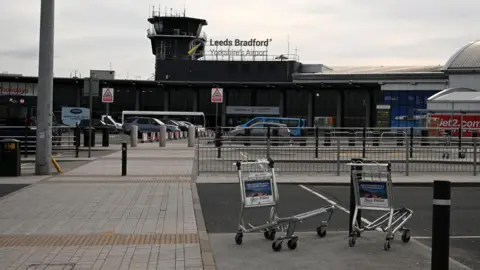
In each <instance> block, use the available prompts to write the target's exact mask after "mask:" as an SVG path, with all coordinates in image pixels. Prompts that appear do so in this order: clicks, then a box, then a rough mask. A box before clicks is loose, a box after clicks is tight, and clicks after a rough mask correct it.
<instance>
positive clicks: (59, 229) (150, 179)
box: [0, 143, 210, 269]
mask: <svg viewBox="0 0 480 270" xmlns="http://www.w3.org/2000/svg"><path fill="white" fill-rule="evenodd" d="M185 144H186V143H185ZM177 148H181V147H180V146H178V147H177ZM157 149H158V148H157ZM172 149H176V148H174V147H169V149H162V150H161V152H162V153H161V154H158V153H157V151H160V150H159V149H158V150H157V151H152V150H148V149H141V147H139V149H135V150H130V152H129V153H130V154H131V157H130V158H129V162H132V163H135V162H136V161H141V162H143V173H142V171H141V170H140V169H138V170H137V174H136V175H135V173H134V172H135V170H133V169H131V168H130V169H131V170H130V171H131V172H132V175H130V174H129V175H128V176H126V177H120V176H115V177H112V176H108V175H107V174H106V173H105V171H108V170H109V168H108V167H105V165H106V164H108V162H117V163H118V164H119V159H118V157H119V155H117V154H115V153H114V154H110V156H109V157H107V156H105V157H98V158H97V159H96V160H95V161H92V162H84V164H83V165H82V166H76V165H77V164H75V162H65V164H66V165H65V166H69V165H72V166H73V167H74V168H68V169H67V170H65V172H64V173H62V174H61V175H55V176H53V177H39V178H41V179H40V180H38V181H37V182H36V183H35V184H33V185H30V186H28V187H26V188H24V189H22V190H20V191H18V192H15V193H12V194H10V195H9V196H5V197H3V198H2V199H0V269H203V266H204V265H210V264H208V262H207V264H206V263H205V259H204V258H203V257H202V252H201V250H200V244H201V243H200V238H199V234H198V228H197V224H196V218H195V213H196V209H194V205H195V202H194V200H193V198H194V196H193V193H192V184H191V182H190V178H191V176H190V175H191V170H192V163H193V152H194V151H193V150H192V149H190V150H187V149H186V147H184V150H185V152H183V153H182V154H179V152H178V151H177V150H173V152H174V154H172ZM135 151H137V153H136V154H134V152H135ZM145 151H146V152H148V153H150V154H148V153H140V152H145ZM188 151H189V152H191V154H188V153H186V152H188ZM135 155H137V158H135ZM175 155H177V158H176V159H175V164H169V165H168V166H165V163H163V166H162V168H163V170H160V169H157V168H156V167H157V166H158V164H161V163H162V161H165V160H167V161H168V159H169V156H175ZM148 157H149V158H148ZM116 160H118V161H116ZM85 163H86V164H85ZM67 164H68V165H67ZM23 165H24V166H28V165H31V164H28V163H27V164H23ZM33 165H34V164H33ZM173 165H175V166H173ZM185 167H190V168H189V177H171V176H172V175H182V174H184V173H185V172H186V171H187V170H186V169H184V168H185ZM85 168H86V169H85ZM110 170H111V169H110ZM149 171H150V172H149ZM151 171H153V172H154V173H152V172H151ZM82 172H83V173H82ZM110 173H111V171H110ZM154 174H157V175H155V176H152V175H154ZM95 175H104V177H99V176H95ZM117 175H119V174H117ZM159 176H163V177H159ZM32 177H33V176H32ZM21 178H25V177H20V178H18V179H21ZM0 187H1V186H0ZM10 188H11V187H10ZM195 190H196V189H195ZM205 269H209V268H205Z"/></svg>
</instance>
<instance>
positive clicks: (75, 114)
mask: <svg viewBox="0 0 480 270" xmlns="http://www.w3.org/2000/svg"><path fill="white" fill-rule="evenodd" d="M89 118H90V109H88V108H82V107H62V122H63V124H65V125H67V126H73V127H74V126H76V125H77V123H79V122H80V121H81V120H84V119H89Z"/></svg>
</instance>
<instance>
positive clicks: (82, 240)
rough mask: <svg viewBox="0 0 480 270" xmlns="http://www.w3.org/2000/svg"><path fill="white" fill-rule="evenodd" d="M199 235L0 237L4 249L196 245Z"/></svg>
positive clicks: (0, 245) (0, 244)
mask: <svg viewBox="0 0 480 270" xmlns="http://www.w3.org/2000/svg"><path fill="white" fill-rule="evenodd" d="M198 242H199V240H198V235H197V234H196V233H190V234H135V235H123V234H108V235H107V234H103V235H27V236H23V235H22V236H13V235H12V236H0V248H3V247H53V246H107V245H172V244H196V243H198Z"/></svg>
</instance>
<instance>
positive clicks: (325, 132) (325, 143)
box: [323, 129, 332, 146]
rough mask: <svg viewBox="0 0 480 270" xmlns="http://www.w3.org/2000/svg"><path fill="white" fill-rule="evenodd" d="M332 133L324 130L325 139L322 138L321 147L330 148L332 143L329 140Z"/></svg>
mask: <svg viewBox="0 0 480 270" xmlns="http://www.w3.org/2000/svg"><path fill="white" fill-rule="evenodd" d="M331 132H332V131H331V130H330V129H325V130H324V135H323V136H325V138H324V142H323V145H324V146H331V145H332V141H331V140H330V138H331V137H332V133H331Z"/></svg>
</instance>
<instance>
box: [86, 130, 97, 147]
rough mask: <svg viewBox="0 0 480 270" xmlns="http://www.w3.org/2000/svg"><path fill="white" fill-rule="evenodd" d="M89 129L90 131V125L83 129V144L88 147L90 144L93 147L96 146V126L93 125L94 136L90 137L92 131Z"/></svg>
mask: <svg viewBox="0 0 480 270" xmlns="http://www.w3.org/2000/svg"><path fill="white" fill-rule="evenodd" d="M88 131H89V128H88V127H86V128H84V129H83V146H84V147H88V144H90V146H91V147H94V146H95V128H93V127H92V138H90V133H89V132H88Z"/></svg>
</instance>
